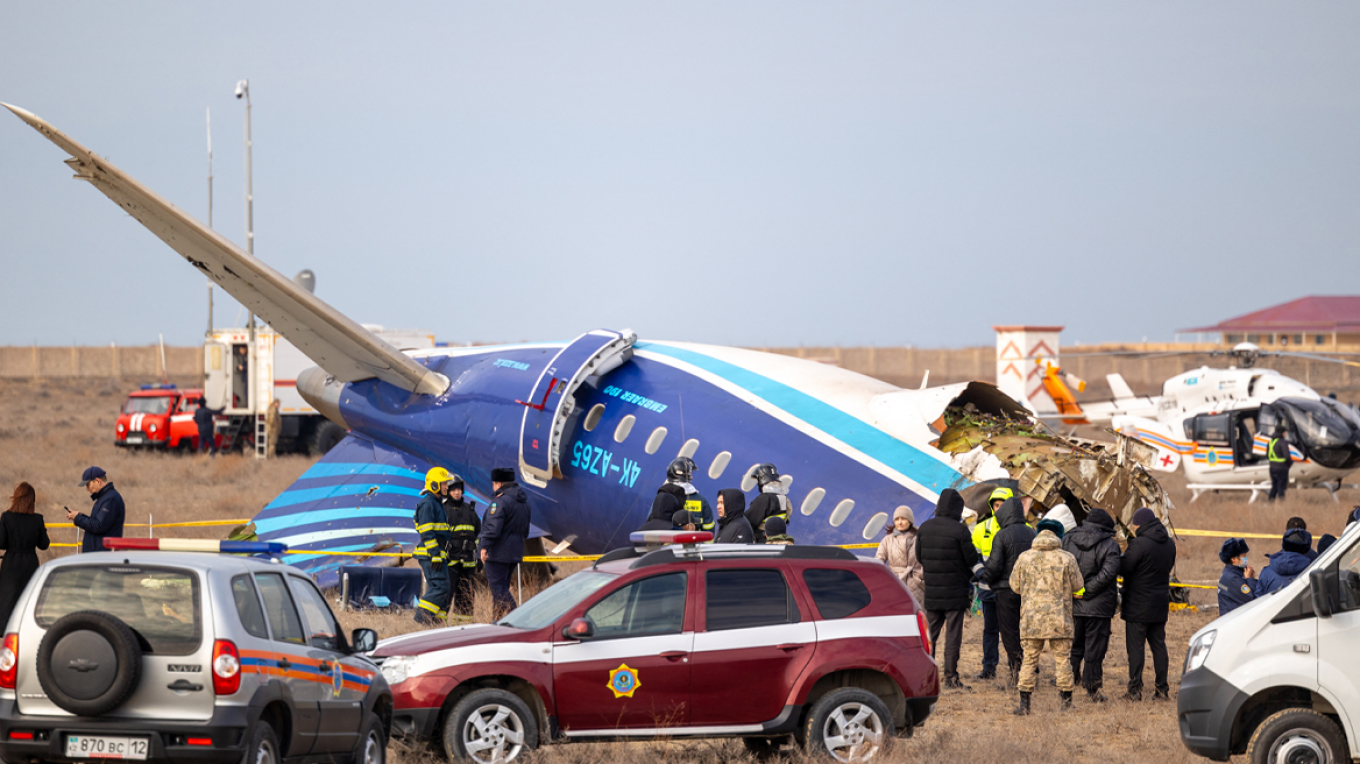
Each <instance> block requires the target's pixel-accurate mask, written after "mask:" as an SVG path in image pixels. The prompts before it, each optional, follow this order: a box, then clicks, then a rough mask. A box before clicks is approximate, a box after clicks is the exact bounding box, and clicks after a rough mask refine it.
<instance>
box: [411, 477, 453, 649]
mask: <svg viewBox="0 0 1360 764" xmlns="http://www.w3.org/2000/svg"><path fill="white" fill-rule="evenodd" d="M452 483H453V475H451V474H449V471H448V470H446V469H444V468H443V467H434V468H432V469H431V470H430V471H429V472H426V473H425V490H423V491H421V492H420V501H419V502H418V503H417V504H416V517H415V521H416V532H417V533H419V534H420V541H419V542H417V543H416V549H415V552H414V553H413V555H414V557H415V558H416V562H418V563H420V570H421V572H422V573H423V574H424V575H425V594H424V595H423V596H422V597H421V598H420V602H418V603H417V604H416V623H421V624H432V625H433V624H439V623H440V622H441V621H443V620H444V619H445V618H448V617H449V599H450V596H451V595H452V593H453V592H452V591H450V587H449V574H448V572H447V571H446V570H445V567H446V566H447V565H448V563H449V558H448V555H447V553H446V552H445V551H444V550H445V549H447V548H448V545H449V538H450V536H451V534H450V530H449V522H448V517H447V516H446V515H445V514H444V505H443V499H444V497H445V496H448V493H449V486H450V485H451V484H452Z"/></svg>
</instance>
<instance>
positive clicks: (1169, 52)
mask: <svg viewBox="0 0 1360 764" xmlns="http://www.w3.org/2000/svg"><path fill="white" fill-rule="evenodd" d="M210 5H216V7H215V8H212V7H210ZM0 29H4V30H5V32H4V35H3V38H4V42H3V44H0V101H7V102H10V103H14V104H17V105H20V106H23V107H24V108H27V109H29V110H31V111H33V112H35V113H37V114H38V115H40V116H42V117H44V118H45V119H48V120H50V121H51V122H52V123H53V124H54V125H56V126H57V127H58V128H59V129H62V130H64V131H66V132H67V133H68V134H70V135H71V136H72V137H74V138H75V139H76V140H78V141H81V142H83V143H84V144H86V145H87V146H89V147H90V148H91V149H93V150H94V151H96V152H97V153H100V154H103V155H105V156H107V157H109V158H110V159H111V160H112V161H113V162H114V163H116V164H118V165H119V166H120V167H122V168H123V169H124V170H126V171H128V172H130V173H131V174H132V175H133V176H134V177H136V178H138V179H140V180H141V181H142V182H144V183H146V184H147V185H149V186H150V187H152V188H153V189H156V190H157V191H159V192H160V193H161V194H162V195H164V196H166V197H167V198H169V199H170V200H171V201H173V202H175V203H176V204H177V205H179V206H180V207H182V208H184V209H186V210H188V211H189V212H191V213H192V214H194V215H196V216H198V217H200V218H201V219H205V220H206V218H207V214H208V209H207V181H206V175H207V159H206V150H205V126H204V112H205V109H206V108H211V109H212V117H213V148H214V152H215V174H216V185H215V195H216V205H215V210H214V223H215V225H216V227H217V228H218V230H220V231H222V232H223V233H224V234H226V235H227V236H229V237H230V238H232V239H233V240H235V241H238V242H241V241H243V240H244V234H243V230H244V225H243V209H242V208H243V204H242V201H241V189H242V183H243V168H242V164H243V163H242V151H241V138H242V115H243V111H244V109H243V104H242V103H241V102H239V101H237V100H235V99H234V98H233V96H232V91H233V87H234V85H235V83H236V81H237V80H238V79H240V78H243V77H247V78H249V79H250V85H251V92H252V96H253V102H254V138H255V161H254V168H255V173H254V177H255V182H254V189H255V229H256V253H257V255H259V256H260V257H261V258H263V259H264V260H265V261H266V262H268V263H269V264H270V265H272V266H273V267H275V268H277V269H278V270H280V271H282V272H283V273H285V274H288V275H292V274H293V273H295V272H296V271H298V270H299V269H301V268H312V269H314V270H315V271H316V273H317V281H318V289H317V294H318V295H319V296H320V297H322V298H323V299H324V300H326V301H328V302H329V303H331V304H332V305H335V306H336V307H338V308H339V309H341V310H342V311H344V312H345V313H347V314H348V315H350V316H351V317H353V318H355V319H357V320H359V321H363V322H370V323H381V324H385V325H388V326H392V327H398V326H399V327H411V328H427V329H432V330H434V331H435V332H436V334H437V335H438V337H439V339H441V340H448V341H452V342H465V341H470V340H476V341H499V340H506V341H514V340H531V339H558V338H567V337H570V336H574V335H576V334H579V333H580V332H583V331H586V330H589V329H592V328H595V327H608V328H615V329H619V328H625V327H630V328H633V329H634V330H636V331H637V332H638V333H639V334H640V335H641V336H643V337H650V338H656V339H683V340H694V341H701V342H714V343H723V344H739V345H798V344H806V345H815V344H833V343H839V344H847V345H849V344H874V345H882V346H886V345H899V344H905V343H910V344H915V345H917V346H926V347H947V346H961V345H975V344H988V343H991V342H992V341H993V339H992V338H993V335H992V331H991V326H992V325H993V324H996V323H1025V322H1032V323H1055V324H1063V325H1066V326H1067V327H1068V331H1067V332H1066V333H1065V334H1064V335H1063V341H1064V343H1067V344H1070V343H1072V342H1074V341H1078V340H1080V341H1083V342H1096V341H1116V340H1133V341H1136V340H1140V339H1142V338H1143V337H1147V338H1148V339H1149V340H1154V341H1156V340H1160V341H1167V340H1170V339H1171V338H1172V334H1173V332H1174V331H1175V330H1176V329H1178V328H1183V327H1188V326H1197V325H1201V324H1207V323H1213V322H1216V321H1218V320H1219V319H1223V318H1227V317H1230V316H1233V315H1237V314H1241V313H1245V312H1248V311H1252V310H1255V309H1258V308H1261V307H1265V306H1268V305H1272V304H1275V303H1279V302H1283V301H1286V300H1290V299H1294V298H1296V297H1300V296H1304V295H1307V294H1356V293H1360V283H1358V282H1360V257H1357V242H1360V45H1358V44H1357V40H1360V3H1355V2H1353V1H1352V0H1347V1H1346V2H1313V3H1305V4H1296V3H1278V2H1271V3H1266V2H1241V1H1238V0H1235V1H1234V2H1193V3H1185V2H1146V3H1072V2H1063V3H1053V4H1049V3H1043V2H1036V1H1035V0H1026V1H1025V2H986V3H980V2H978V3H974V2H949V3H905V2H897V1H894V2H885V3H872V2H848V3H831V2H819V3H801V2H790V1H788V0H782V1H780V2H756V1H743V2H736V3H734V2H718V3H703V2H695V1H694V0H685V2H673V3H664V2H647V3H637V2H622V1H621V2H613V3H610V2H571V3H535V4H531V3H524V2H483V3H472V4H469V3H447V2H441V3H430V4H417V3H372V2H365V3H347V2H330V3H311V4H304V3H258V4H256V3H245V2H233V3H230V4H209V3H183V2H166V3H149V2H148V3H137V4H135V5H133V4H126V3H103V2H99V3H94V2H87V3H68V2H62V3H17V2H12V3H5V4H3V5H0ZM63 158H64V155H63V154H62V153H61V151H60V150H59V149H57V148H56V147H55V146H53V145H51V144H50V143H48V142H47V141H46V140H44V139H43V138H42V137H41V136H39V135H38V134H37V133H35V132H34V131H33V130H32V129H30V128H29V127H28V126H26V125H24V124H23V123H22V122H20V121H19V120H18V119H17V118H15V117H13V116H12V115H10V114H8V113H7V112H0V264H2V265H3V272H0V316H3V318H4V320H3V322H0V345H4V344H20V345H23V344H29V343H33V342H36V343H39V344H45V345H46V344H54V345H61V344H70V343H78V344H87V345H96V344H107V343H109V342H118V343H119V344H149V343H152V342H155V340H156V336H157V334H158V333H164V335H165V338H166V341H167V342H170V343H174V344H195V343H197V342H199V341H200V340H201V336H202V332H203V330H204V329H205V326H206V323H207V315H206V313H207V311H206V291H207V290H206V281H205V279H204V278H203V277H202V276H201V275H199V274H198V273H197V272H196V271H195V270H194V269H192V268H191V267H190V266H189V265H187V264H186V263H185V262H184V261H183V260H182V259H181V258H180V257H179V256H178V255H176V254H174V253H173V252H172V251H171V250H170V249H169V248H168V247H167V246H165V245H164V244H162V243H161V242H160V241H159V240H158V239H156V238H155V237H153V236H152V235H151V234H150V233H149V232H147V231H146V230H145V229H144V228H142V227H141V225H140V224H138V223H137V222H136V221H134V220H133V219H131V218H129V217H127V216H125V215H123V214H121V213H120V212H119V211H118V209H117V208H116V207H115V206H114V205H113V203H112V202H110V201H108V200H107V199H106V198H105V197H104V196H103V195H102V194H100V193H98V192H97V191H96V190H95V189H93V188H92V187H90V186H87V185H84V184H81V183H78V182H74V181H72V180H70V176H71V173H70V171H69V170H68V168H66V167H65V166H63V165H62V164H61V160H62V159H63ZM238 315H239V311H238V306H237V305H236V304H235V303H234V302H232V301H230V300H229V299H228V298H226V297H225V295H222V294H221V292H220V291H219V292H218V308H217V315H216V320H217V323H218V324H219V325H224V324H227V325H229V324H231V323H232V322H234V321H237V320H238Z"/></svg>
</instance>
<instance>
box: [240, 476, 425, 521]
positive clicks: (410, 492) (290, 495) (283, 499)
mask: <svg viewBox="0 0 1360 764" xmlns="http://www.w3.org/2000/svg"><path fill="white" fill-rule="evenodd" d="M303 477H306V476H305V475H304V476H303ZM372 487H373V486H371V485H362V484H360V485H354V484H345V485H328V486H323V487H321V488H299V489H297V490H294V491H284V492H283V493H281V494H279V495H278V496H275V497H274V500H273V501H271V502H269V503H268V504H266V505H265V507H264V509H263V510H261V511H262V512H264V511H268V510H270V509H278V508H280V507H288V506H292V505H294V504H307V503H309V502H313V501H321V500H323V499H330V498H334V497H337V496H357V495H360V494H366V493H368V489H370V488H372ZM380 493H386V494H394V493H396V494H401V495H403V496H419V495H420V489H419V488H407V487H406V486H404V485H380V486H378V490H377V491H374V492H373V495H375V496H376V495H378V494H380Z"/></svg>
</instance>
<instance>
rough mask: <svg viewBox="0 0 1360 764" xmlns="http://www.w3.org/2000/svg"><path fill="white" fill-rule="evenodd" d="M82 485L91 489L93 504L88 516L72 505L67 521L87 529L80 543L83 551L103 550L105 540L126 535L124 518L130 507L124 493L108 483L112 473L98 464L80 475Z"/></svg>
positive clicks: (67, 513) (68, 510)
mask: <svg viewBox="0 0 1360 764" xmlns="http://www.w3.org/2000/svg"><path fill="white" fill-rule="evenodd" d="M80 485H83V486H85V490H86V491H89V492H90V501H93V502H94V506H93V507H91V508H90V514H89V515H82V514H80V513H78V512H76V511H75V510H73V509H70V508H69V507H68V508H67V509H66V520H67V521H68V522H71V523H73V524H75V526H76V527H77V528H80V529H81V530H83V531H85V538H84V539H82V540H81V542H80V552H81V554H84V553H85V552H103V551H104V539H106V538H115V539H120V538H122V537H123V517H124V515H126V514H127V510H126V509H125V508H124V506H123V496H122V494H120V493H118V489H116V488H114V487H113V483H111V482H109V476H108V475H107V474H105V472H104V470H102V469H100V468H98V467H90V468H88V469H86V470H85V473H84V474H83V475H81V476H80Z"/></svg>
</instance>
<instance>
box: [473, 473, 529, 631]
mask: <svg viewBox="0 0 1360 764" xmlns="http://www.w3.org/2000/svg"><path fill="white" fill-rule="evenodd" d="M491 490H492V491H494V492H495V500H494V501H492V502H491V506H490V507H487V509H486V516H485V517H483V518H482V533H481V536H480V544H481V558H482V564H483V565H485V566H486V583H487V585H488V586H490V587H491V602H492V604H493V607H494V609H495V616H496V618H497V619H499V618H500V617H501V616H503V615H505V614H506V613H508V612H510V611H511V610H514V609H515V607H516V603H515V598H514V597H513V596H511V594H510V574H511V573H513V572H514V570H515V566H516V565H518V564H519V563H520V560H522V559H524V542H525V541H527V540H528V539H529V521H530V512H529V495H528V494H527V493H525V492H524V489H523V488H521V487H520V485H519V484H518V483H516V482H515V471H514V470H513V469H508V468H497V469H493V470H491Z"/></svg>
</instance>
